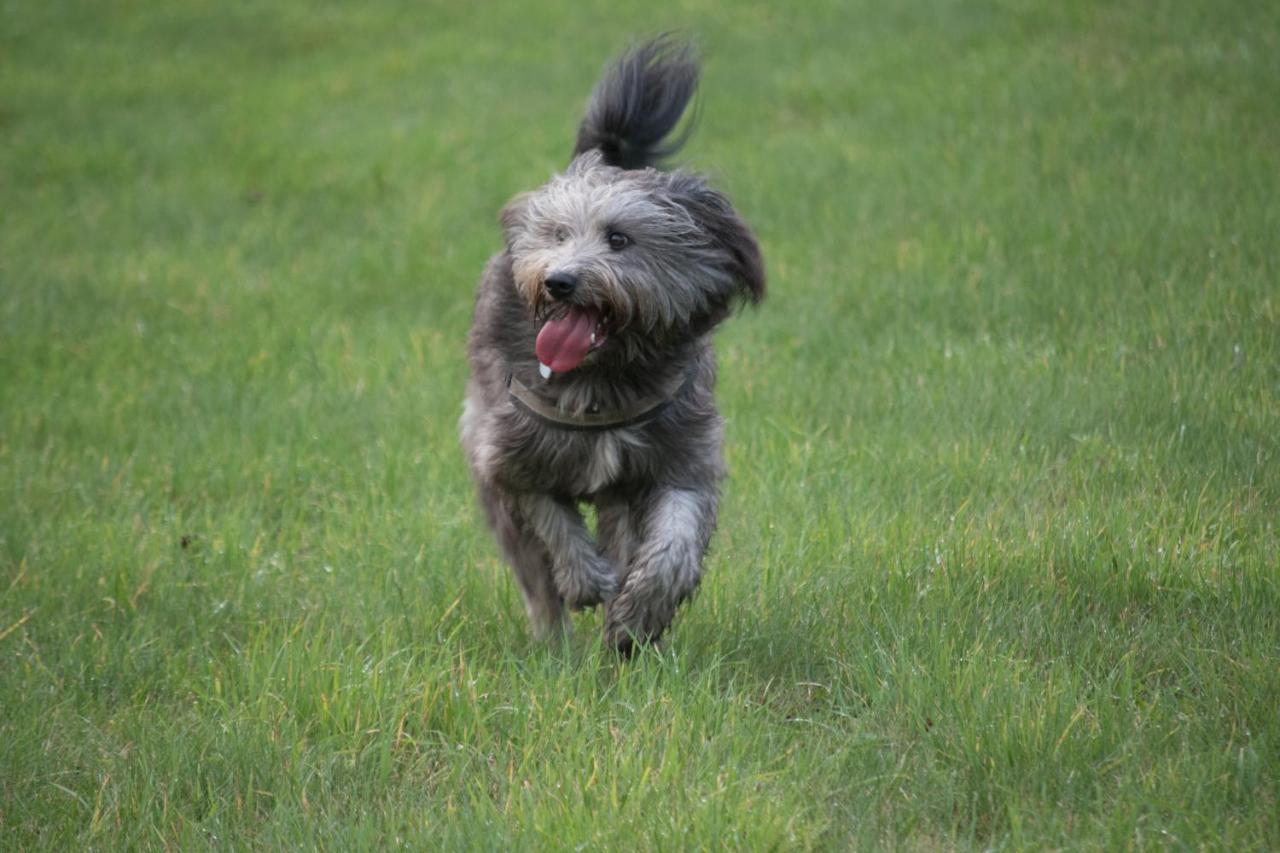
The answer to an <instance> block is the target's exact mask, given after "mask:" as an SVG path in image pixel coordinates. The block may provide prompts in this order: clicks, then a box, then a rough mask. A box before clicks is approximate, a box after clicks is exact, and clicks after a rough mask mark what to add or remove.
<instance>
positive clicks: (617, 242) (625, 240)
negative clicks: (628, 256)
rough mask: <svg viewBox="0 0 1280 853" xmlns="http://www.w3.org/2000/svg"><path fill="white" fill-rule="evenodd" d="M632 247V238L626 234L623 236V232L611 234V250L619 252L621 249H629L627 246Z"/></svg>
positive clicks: (611, 232) (612, 232)
mask: <svg viewBox="0 0 1280 853" xmlns="http://www.w3.org/2000/svg"><path fill="white" fill-rule="evenodd" d="M630 245H631V238H630V237H628V236H627V235H626V234H623V233H622V232H621V231H610V232H609V248H610V249H613V250H614V251H615V252H617V251H619V250H621V249H625V248H627V246H630Z"/></svg>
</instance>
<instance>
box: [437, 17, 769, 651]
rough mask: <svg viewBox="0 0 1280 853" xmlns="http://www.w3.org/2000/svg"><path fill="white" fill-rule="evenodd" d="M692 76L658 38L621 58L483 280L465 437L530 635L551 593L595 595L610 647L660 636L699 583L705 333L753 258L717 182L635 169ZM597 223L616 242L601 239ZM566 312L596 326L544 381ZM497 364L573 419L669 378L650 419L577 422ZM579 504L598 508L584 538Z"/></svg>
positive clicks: (647, 157)
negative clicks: (542, 361)
mask: <svg viewBox="0 0 1280 853" xmlns="http://www.w3.org/2000/svg"><path fill="white" fill-rule="evenodd" d="M696 83H697V65H696V62H694V60H693V58H692V53H691V51H690V49H689V48H688V47H687V46H683V45H680V44H677V43H675V42H673V41H672V40H670V39H667V38H662V39H658V40H656V41H653V42H650V43H648V44H645V45H641V46H640V47H638V48H636V49H635V50H633V51H632V52H630V53H628V54H627V55H625V56H624V57H622V58H621V59H620V60H618V61H617V63H615V64H614V65H613V66H612V67H611V69H610V70H609V71H607V72H606V75H605V77H604V79H602V80H601V82H600V83H599V84H597V86H596V89H595V93H594V94H593V97H592V101H591V103H590V105H589V107H588V112H587V118H586V119H585V120H584V121H583V126H582V128H581V129H580V131H579V136H578V149H577V150H576V151H575V156H574V158H573V161H572V162H571V163H570V164H569V167H568V169H566V171H565V172H564V173H562V174H560V175H557V176H555V177H553V178H552V179H551V180H550V181H549V182H548V183H547V184H546V185H544V186H543V187H541V188H539V189H537V190H534V191H533V192H530V193H525V194H523V195H520V196H517V197H516V198H515V199H513V200H512V201H511V202H510V203H509V204H508V205H507V206H506V208H505V209H504V210H503V212H502V226H503V231H504V235H505V241H506V247H505V250H504V251H502V252H501V253H499V254H498V255H496V256H495V257H494V258H493V259H492V260H491V261H490V262H489V264H488V266H487V268H486V269H485V272H484V275H483V277H482V279H481V281H480V286H479V291H478V293H477V296H476V308H475V320H474V324H473V326H472V329H471V335H470V340H469V346H468V353H469V357H470V362H471V378H470V380H469V382H468V385H467V399H466V403H465V405H464V410H463V415H462V422H461V431H462V443H463V447H464V449H465V450H466V454H467V459H468V461H469V463H470V466H471V471H472V474H473V476H474V477H475V480H476V483H477V488H478V491H479V495H480V501H481V504H482V505H483V506H484V508H485V511H486V513H487V515H488V519H489V523H490V526H491V527H492V528H493V531H494V535H495V537H496V538H497V540H498V544H499V546H500V547H501V549H502V552H503V555H504V556H505V557H506V559H507V560H508V562H510V563H511V566H512V568H513V570H514V572H515V575H516V578H517V580H518V582H519V584H520V588H521V591H522V593H523V595H524V598H525V604H526V609H527V611H528V613H529V617H530V619H531V621H532V622H533V627H534V633H535V634H536V635H538V636H548V635H554V634H555V633H557V632H558V631H561V630H563V629H564V605H565V604H568V605H569V607H571V608H581V607H590V606H592V605H595V604H600V603H603V604H604V605H605V639H606V641H607V642H608V643H609V644H611V645H612V646H614V647H616V648H618V649H619V650H622V651H624V652H625V651H630V650H631V648H632V647H633V643H634V642H637V641H639V642H649V641H653V640H656V639H657V638H658V637H659V636H661V635H662V633H663V631H665V630H666V628H667V627H668V626H669V625H670V623H671V620H672V618H673V616H674V614H675V611H676V608H677V607H678V606H679V604H680V603H681V602H682V601H683V600H684V599H685V598H687V597H688V596H689V595H690V594H691V593H692V592H693V591H694V590H695V589H696V587H697V585H698V582H699V580H700V578H701V574H702V558H703V555H704V553H705V552H706V549H707V545H708V543H709V542H710V539H711V534H712V532H713V531H714V529H715V523H716V506H717V502H718V499H719V483H720V480H721V478H722V477H723V475H724V465H723V462H722V459H721V443H722V434H723V424H722V421H721V418H720V415H719V413H718V412H717V410H716V407H715V400H714V396H713V391H714V387H715V378H716V368H715V356H714V353H713V351H712V346H711V333H712V330H713V329H714V328H715V327H716V326H717V325H718V324H719V323H720V322H721V321H723V320H724V319H725V318H726V317H727V316H728V315H729V314H730V312H731V311H732V309H733V307H734V306H735V305H736V304H739V303H742V302H749V303H752V304H754V303H758V302H759V301H760V300H761V299H762V298H763V296H764V267H763V263H762V261H761V258H760V251H759V248H758V247H757V245H756V241H755V238H754V237H753V236H752V234H751V231H750V230H749V229H748V227H747V226H746V224H745V223H744V222H743V221H742V219H741V217H739V216H738V214H737V213H736V212H735V211H734V209H733V207H732V205H731V204H730V203H729V201H728V199H727V198H726V197H725V196H724V195H723V194H721V193H720V192H718V191H717V190H714V189H712V188H711V187H709V186H708V185H707V183H706V181H705V180H704V179H703V178H701V177H699V176H697V175H694V174H691V173H688V172H684V171H673V172H664V171H658V170H656V169H654V168H652V167H651V164H653V163H654V162H656V160H657V158H659V157H661V156H665V155H666V154H669V153H672V152H673V151H674V149H675V148H676V147H678V141H677V142H675V143H672V142H669V141H667V139H668V137H669V135H670V133H671V132H672V130H673V129H674V128H675V125H676V124H677V123H678V121H679V119H680V115H681V112H683V110H684V108H685V106H686V105H687V103H688V101H689V99H690V97H691V96H692V94H693V90H694V88H695V86H696ZM627 166H635V167H639V168H624V167H627ZM612 232H620V233H622V234H625V235H626V236H627V237H628V238H629V240H630V243H629V244H627V245H626V246H625V247H624V248H622V249H616V248H611V247H610V240H609V235H610V234H611V233H612ZM552 274H568V275H572V276H574V277H576V280H577V287H576V289H575V290H574V291H573V293H572V294H571V295H570V296H568V297H565V298H562V299H561V300H555V299H553V298H551V296H550V295H549V294H548V291H547V289H546V287H545V282H546V279H547V277H548V276H550V275H552ZM573 308H581V309H590V310H592V311H595V312H597V313H598V314H599V315H600V316H601V317H603V318H604V324H605V326H604V328H605V329H606V330H607V333H608V335H607V339H606V341H605V343H604V344H603V346H601V347H599V348H598V349H595V350H593V351H592V352H591V353H590V354H589V355H588V356H587V358H586V360H585V361H584V362H582V363H581V364H580V365H579V366H578V367H577V368H576V369H573V370H571V371H569V372H568V373H563V374H555V375H554V376H552V377H551V378H550V379H549V380H543V379H542V378H541V377H540V376H539V370H538V360H537V357H536V355H535V352H534V342H535V339H536V337H537V334H538V331H539V329H540V328H541V326H542V324H543V323H544V322H546V321H547V320H548V319H549V318H552V317H554V316H556V314H557V312H563V311H567V310H571V309H573ZM511 376H514V377H515V378H517V379H519V380H520V381H521V382H522V383H524V384H525V385H526V386H528V387H529V388H530V389H533V390H534V391H535V392H536V393H538V394H539V395H541V396H542V397H543V398H544V399H545V400H546V401H547V402H548V403H550V404H551V405H554V406H557V407H558V408H560V409H561V410H562V411H564V412H570V413H581V412H584V411H588V410H595V409H606V410H607V409H622V408H626V407H628V406H631V405H633V404H634V403H635V402H636V401H638V400H641V399H643V398H645V397H649V396H652V395H654V394H655V393H660V392H661V391H662V390H663V389H670V388H673V387H678V388H679V389H680V390H679V391H678V392H677V393H676V396H675V397H674V398H673V399H672V400H671V402H670V403H669V404H668V405H667V406H665V407H664V408H662V409H661V410H660V412H659V413H658V414H657V415H656V416H654V417H653V418H652V419H651V420H648V421H645V422H642V423H639V424H635V425H631V426H626V427H620V428H614V429H607V430H602V431H573V430H567V429H561V428H558V427H557V426H556V425H554V424H549V423H547V422H545V421H542V420H539V419H537V418H535V417H532V416H531V415H530V414H529V413H528V412H527V411H526V410H524V409H523V408H521V407H519V406H517V405H514V404H513V402H512V400H511V399H510V397H509V395H508V392H507V380H508V378H509V377H511ZM682 377H684V381H681V379H682ZM580 503H592V504H594V505H595V507H596V514H597V520H598V523H597V531H596V537H595V538H594V539H593V538H592V536H591V534H590V531H589V530H588V528H587V526H586V524H585V523H584V522H583V520H582V516H581V514H580V513H579V511H578V505H579V504H580Z"/></svg>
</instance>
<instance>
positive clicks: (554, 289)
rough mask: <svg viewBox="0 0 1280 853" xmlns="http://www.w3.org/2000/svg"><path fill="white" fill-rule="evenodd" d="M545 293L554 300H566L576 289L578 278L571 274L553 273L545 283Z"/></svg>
mask: <svg viewBox="0 0 1280 853" xmlns="http://www.w3.org/2000/svg"><path fill="white" fill-rule="evenodd" d="M545 284H546V286H547V293H550V294H551V296H552V297H553V298H555V299H567V298H568V297H569V296H571V295H572V294H573V291H574V290H575V289H576V288H577V287H578V277H577V276H576V275H574V274H573V273H567V272H553V273H552V274H551V275H549V276H547V280H546V282H545Z"/></svg>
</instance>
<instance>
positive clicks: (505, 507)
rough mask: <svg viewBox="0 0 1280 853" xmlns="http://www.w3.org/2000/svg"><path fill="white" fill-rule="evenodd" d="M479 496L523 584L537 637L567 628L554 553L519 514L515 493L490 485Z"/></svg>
mask: <svg viewBox="0 0 1280 853" xmlns="http://www.w3.org/2000/svg"><path fill="white" fill-rule="evenodd" d="M480 500H481V503H482V504H484V508H485V511H486V512H487V513H488V515H489V523H490V525H491V526H492V527H493V533H494V538H495V539H497V540H498V547H499V548H501V549H502V554H503V556H504V557H506V559H507V562H508V563H509V564H510V565H511V570H512V572H513V573H514V574H515V576H516V582H517V583H519V584H520V592H521V594H522V595H523V596H524V609H525V612H526V613H528V614H529V622H530V623H531V624H532V626H533V635H534V637H536V638H537V639H539V640H543V639H547V638H550V637H555V636H557V635H559V634H562V633H564V632H567V631H568V629H569V623H568V622H567V621H566V620H565V618H564V599H563V598H562V597H561V595H560V591H559V590H558V589H556V585H555V581H554V580H553V579H552V577H551V553H550V552H549V551H548V550H547V546H546V545H545V544H544V543H543V542H542V540H541V539H539V538H538V536H537V535H536V534H535V533H534V531H533V529H532V528H530V526H529V523H528V521H526V520H525V518H524V517H523V516H522V515H521V514H520V511H519V509H518V508H517V507H516V501H515V499H514V497H513V496H512V495H510V494H508V493H506V492H503V491H501V490H499V489H497V488H494V487H490V488H486V489H482V490H481V493H480Z"/></svg>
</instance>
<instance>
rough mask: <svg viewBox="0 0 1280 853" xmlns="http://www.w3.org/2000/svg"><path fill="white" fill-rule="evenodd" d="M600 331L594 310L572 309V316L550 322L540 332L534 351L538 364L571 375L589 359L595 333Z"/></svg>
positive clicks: (570, 314) (569, 314)
mask: <svg viewBox="0 0 1280 853" xmlns="http://www.w3.org/2000/svg"><path fill="white" fill-rule="evenodd" d="M595 330H596V315H595V312H594V311H587V310H584V309H582V308H570V309H569V313H568V314H565V315H564V316H563V317H560V318H559V319H556V320H548V321H547V323H546V325H544V326H543V327H542V331H540V332H538V340H537V341H536V342H535V343H534V346H533V348H534V351H535V352H537V353H538V361H540V362H542V363H543V364H545V365H546V366H547V367H550V368H551V369H552V370H553V371H555V372H556V373H568V372H569V371H570V370H573V369H574V368H575V367H577V366H578V365H579V364H582V360H583V359H584V358H586V357H587V352H588V351H589V350H590V349H591V334H592V333H593V332H594V331H595Z"/></svg>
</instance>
